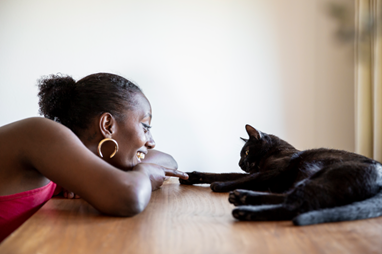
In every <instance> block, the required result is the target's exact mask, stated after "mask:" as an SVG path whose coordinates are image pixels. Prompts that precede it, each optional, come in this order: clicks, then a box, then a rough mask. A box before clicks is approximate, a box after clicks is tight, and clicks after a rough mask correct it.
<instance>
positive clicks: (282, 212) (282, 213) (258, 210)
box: [232, 204, 297, 221]
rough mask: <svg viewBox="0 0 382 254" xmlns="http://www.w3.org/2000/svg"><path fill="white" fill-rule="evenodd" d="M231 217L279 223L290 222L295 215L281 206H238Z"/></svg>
mask: <svg viewBox="0 0 382 254" xmlns="http://www.w3.org/2000/svg"><path fill="white" fill-rule="evenodd" d="M232 215H233V217H235V218H236V219H238V220H244V221H279V220H291V219H292V218H294V217H295V216H296V215H297V214H296V212H295V211H293V210H291V209H288V208H287V207H286V206H284V205H283V204H279V205H259V206H239V207H237V208H235V209H233V211H232Z"/></svg>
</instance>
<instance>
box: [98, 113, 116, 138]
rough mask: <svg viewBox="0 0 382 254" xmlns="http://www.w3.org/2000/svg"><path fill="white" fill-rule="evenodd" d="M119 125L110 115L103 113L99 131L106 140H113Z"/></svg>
mask: <svg viewBox="0 0 382 254" xmlns="http://www.w3.org/2000/svg"><path fill="white" fill-rule="evenodd" d="M116 128H117V123H116V120H115V118H114V117H113V116H112V115H111V114H110V113H103V114H102V115H101V117H100V118H99V129H100V131H101V133H102V135H103V137H104V138H111V136H112V135H113V134H114V133H115V131H116Z"/></svg>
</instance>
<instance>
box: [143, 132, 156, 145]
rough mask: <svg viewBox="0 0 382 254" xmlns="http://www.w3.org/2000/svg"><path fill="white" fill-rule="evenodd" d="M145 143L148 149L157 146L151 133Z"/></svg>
mask: <svg viewBox="0 0 382 254" xmlns="http://www.w3.org/2000/svg"><path fill="white" fill-rule="evenodd" d="M145 145H146V147H147V148H148V149H153V148H154V147H155V141H154V139H153V137H152V136H151V134H149V135H148V137H147V142H146V144H145Z"/></svg>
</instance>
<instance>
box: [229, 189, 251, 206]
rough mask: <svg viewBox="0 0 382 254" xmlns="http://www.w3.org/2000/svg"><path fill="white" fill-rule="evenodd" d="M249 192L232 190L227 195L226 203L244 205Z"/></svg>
mask: <svg viewBox="0 0 382 254" xmlns="http://www.w3.org/2000/svg"><path fill="white" fill-rule="evenodd" d="M248 192H249V191H247V190H234V191H231V192H230V193H229V196H228V201H229V202H230V203H231V204H233V205H235V206H239V205H246V199H247V196H248V195H247V194H248Z"/></svg>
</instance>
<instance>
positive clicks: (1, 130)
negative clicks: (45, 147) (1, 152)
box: [0, 117, 77, 140]
mask: <svg viewBox="0 0 382 254" xmlns="http://www.w3.org/2000/svg"><path fill="white" fill-rule="evenodd" d="M50 135H54V136H55V135H64V136H66V137H70V136H72V137H73V138H77V137H76V136H75V134H74V133H73V132H72V131H71V130H70V129H69V128H67V127H65V126H64V125H62V124H60V123H57V122H55V121H52V120H49V119H47V118H43V117H30V118H26V119H22V120H19V121H16V122H13V123H10V124H7V125H4V126H1V127H0V139H1V140H9V139H12V140H15V139H16V140H17V139H20V138H24V139H25V138H26V137H43V136H50Z"/></svg>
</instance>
